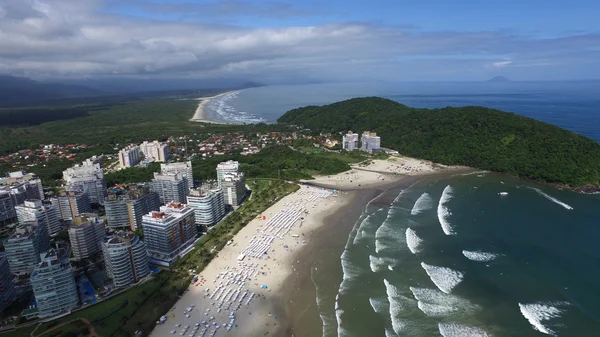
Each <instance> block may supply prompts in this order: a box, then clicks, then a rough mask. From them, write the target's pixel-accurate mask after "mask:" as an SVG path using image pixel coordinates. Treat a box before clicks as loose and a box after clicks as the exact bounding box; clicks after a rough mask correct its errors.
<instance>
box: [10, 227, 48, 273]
mask: <svg viewBox="0 0 600 337" xmlns="http://www.w3.org/2000/svg"><path fill="white" fill-rule="evenodd" d="M3 244H4V250H5V252H6V256H7V258H8V264H9V265H10V271H11V272H12V273H13V274H16V275H26V274H29V273H31V271H32V270H33V268H34V267H35V266H36V265H37V264H38V263H39V262H40V253H41V252H44V251H46V250H48V248H50V237H49V236H48V230H47V229H46V224H45V223H44V222H41V223H38V222H37V221H28V222H23V223H21V224H19V225H18V226H17V228H16V229H15V232H14V233H13V235H12V236H10V237H9V238H8V239H5V240H4V242H3Z"/></svg>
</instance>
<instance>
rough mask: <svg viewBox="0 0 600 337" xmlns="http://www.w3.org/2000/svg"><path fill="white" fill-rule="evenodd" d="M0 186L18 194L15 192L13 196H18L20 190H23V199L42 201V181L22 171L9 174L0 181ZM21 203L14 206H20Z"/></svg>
mask: <svg viewBox="0 0 600 337" xmlns="http://www.w3.org/2000/svg"><path fill="white" fill-rule="evenodd" d="M0 185H2V186H6V187H11V188H16V190H17V191H19V192H17V191H15V192H14V193H15V194H20V190H22V189H24V190H25V195H24V196H23V198H24V199H44V188H43V186H42V181H41V180H40V179H39V178H38V177H37V176H36V175H35V174H33V173H25V172H23V171H16V172H10V173H9V174H8V177H6V178H4V179H0ZM21 202H22V201H21ZM21 202H18V203H16V204H20V203H21Z"/></svg>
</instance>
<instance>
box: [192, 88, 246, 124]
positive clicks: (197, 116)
mask: <svg viewBox="0 0 600 337" xmlns="http://www.w3.org/2000/svg"><path fill="white" fill-rule="evenodd" d="M237 91H239V90H231V91H226V92H224V93H221V94H218V95H215V96H209V97H198V98H197V99H198V100H199V101H200V102H199V103H198V107H197V108H196V111H195V112H194V115H193V116H192V118H190V122H200V123H210V124H231V123H226V122H222V121H215V120H211V119H209V117H208V114H207V113H206V111H205V110H204V108H205V107H206V105H207V104H208V103H209V102H210V101H211V100H213V99H216V98H219V97H222V96H225V95H227V94H230V93H234V92H237Z"/></svg>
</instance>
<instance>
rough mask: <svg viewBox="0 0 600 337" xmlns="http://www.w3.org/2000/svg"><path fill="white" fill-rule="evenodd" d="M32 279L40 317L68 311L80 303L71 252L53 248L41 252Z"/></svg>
mask: <svg viewBox="0 0 600 337" xmlns="http://www.w3.org/2000/svg"><path fill="white" fill-rule="evenodd" d="M30 281H31V286H32V288H33V294H34V296H35V302H36V305H37V309H38V317H40V318H44V317H50V316H55V315H58V314H61V313H63V312H68V311H70V310H71V309H73V308H75V307H77V305H78V304H79V296H78V294H77V286H76V285H75V277H74V276H73V269H71V264H70V263H69V252H68V251H66V250H64V249H61V248H52V249H50V250H48V251H45V252H43V253H41V254H40V263H39V264H38V265H37V266H36V267H35V269H34V270H33V272H32V273H31V277H30Z"/></svg>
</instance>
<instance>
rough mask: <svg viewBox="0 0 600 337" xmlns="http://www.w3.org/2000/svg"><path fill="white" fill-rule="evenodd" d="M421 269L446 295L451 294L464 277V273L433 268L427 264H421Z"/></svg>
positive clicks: (443, 268)
mask: <svg viewBox="0 0 600 337" xmlns="http://www.w3.org/2000/svg"><path fill="white" fill-rule="evenodd" d="M421 267H423V269H425V272H426V273H427V275H429V278H430V279H431V281H432V282H433V283H434V284H435V285H436V286H437V287H438V289H440V290H441V291H443V292H445V293H446V294H450V293H451V292H452V289H454V288H455V287H456V286H457V285H458V284H459V283H460V282H461V281H462V279H463V277H464V275H463V273H461V272H459V271H457V270H454V269H450V268H447V267H438V266H432V265H429V264H427V263H425V262H421Z"/></svg>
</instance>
